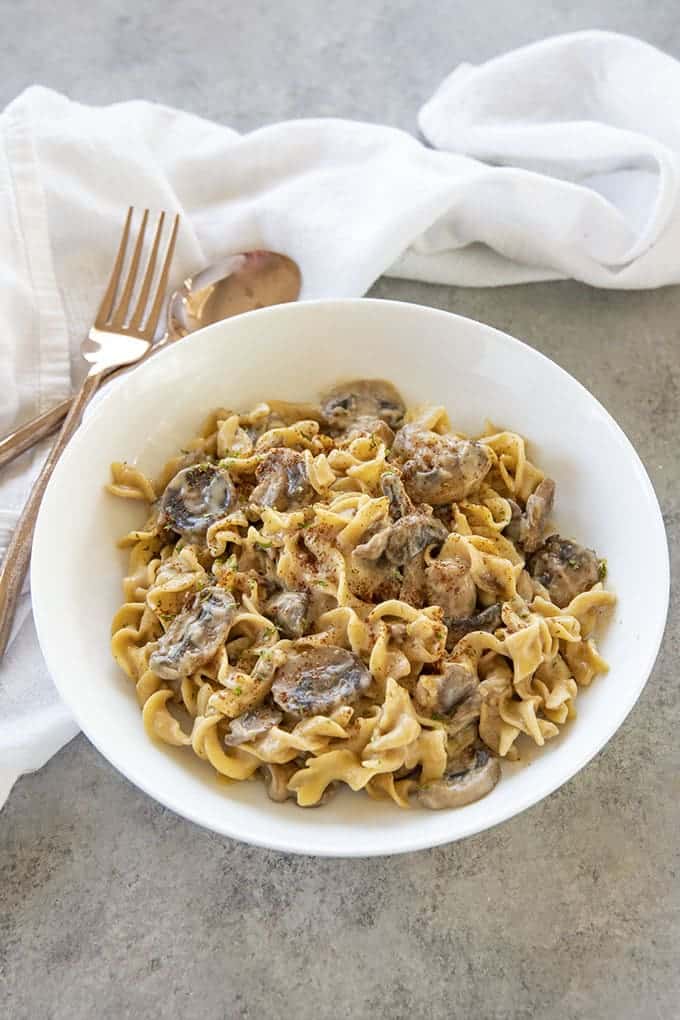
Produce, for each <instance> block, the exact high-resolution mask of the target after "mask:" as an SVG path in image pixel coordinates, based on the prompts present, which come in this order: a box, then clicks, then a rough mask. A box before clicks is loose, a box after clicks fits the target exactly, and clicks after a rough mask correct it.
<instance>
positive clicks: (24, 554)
mask: <svg viewBox="0 0 680 1020" xmlns="http://www.w3.org/2000/svg"><path fill="white" fill-rule="evenodd" d="M100 379H101V375H100V374H97V375H88V376H87V377H86V379H85V381H84V382H83V385H82V386H81V387H80V389H79V390H78V393H77V394H76V396H75V397H74V398H73V401H72V403H71V407H70V409H69V412H68V414H67V416H66V421H65V422H64V424H63V426H62V429H61V432H60V433H59V436H58V437H57V441H56V442H55V444H54V446H53V447H52V449H51V451H50V453H49V455H48V457H47V460H46V461H45V463H44V465H43V468H42V471H41V472H40V474H39V475H38V477H37V479H36V481H35V484H34V485H33V488H32V489H31V492H30V495H29V497H28V500H27V501H26V505H25V506H24V509H23V511H22V514H21V517H20V518H19V520H18V522H17V525H16V528H15V529H14V534H13V535H12V538H11V540H10V543H9V546H8V547H7V553H6V555H5V559H4V562H3V564H2V566H1V567H0V659H2V657H3V655H4V653H5V649H6V648H7V643H8V641H9V635H10V631H11V628H12V620H13V619H14V613H15V611H16V607H17V602H18V601H19V596H20V595H21V589H22V587H23V583H24V578H25V576H26V572H27V570H28V564H29V563H30V560H31V545H32V541H33V531H34V528H35V522H36V519H37V516H38V510H39V509H40V504H41V502H42V498H43V495H44V494H45V489H46V488H47V483H48V482H49V480H50V478H51V476H52V472H53V471H54V468H55V465H56V463H57V461H58V460H59V457H60V456H61V454H62V452H63V450H64V447H65V446H66V444H67V443H68V441H69V439H70V438H71V436H72V435H73V433H74V432H75V431H76V429H77V428H78V425H79V424H80V419H81V418H82V415H83V411H84V410H85V407H86V405H87V403H88V401H89V400H90V399H91V398H92V396H93V395H94V393H95V391H96V389H97V387H98V385H99V382H100Z"/></svg>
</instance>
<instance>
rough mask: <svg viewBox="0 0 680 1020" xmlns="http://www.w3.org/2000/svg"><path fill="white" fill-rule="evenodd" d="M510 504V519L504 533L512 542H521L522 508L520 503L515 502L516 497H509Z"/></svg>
mask: <svg viewBox="0 0 680 1020" xmlns="http://www.w3.org/2000/svg"><path fill="white" fill-rule="evenodd" d="M508 503H509V504H510V514H511V517H510V520H509V521H508V523H507V524H506V525H505V528H504V529H503V534H504V535H505V537H506V538H508V539H510V541H511V542H517V543H519V530H520V525H521V523H522V508H521V506H520V505H519V503H515V501H514V499H509V500H508Z"/></svg>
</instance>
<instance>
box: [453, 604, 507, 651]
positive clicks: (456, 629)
mask: <svg viewBox="0 0 680 1020" xmlns="http://www.w3.org/2000/svg"><path fill="white" fill-rule="evenodd" d="M501 622H502V618H501V604H500V602H496V603H494V605H493V606H488V607H487V608H486V609H483V610H482V611H481V613H476V614H475V615H474V616H468V617H466V618H465V619H463V620H447V621H446V626H447V627H448V636H447V638H446V647H447V648H449V649H451V648H453V647H454V645H456V644H457V643H458V642H459V641H460V639H461V638H464V637H465V635H466V634H472V633H474V632H475V631H477V630H484V631H487V633H491V634H493V632H494V631H495V630H498V628H499V627H500V625H501Z"/></svg>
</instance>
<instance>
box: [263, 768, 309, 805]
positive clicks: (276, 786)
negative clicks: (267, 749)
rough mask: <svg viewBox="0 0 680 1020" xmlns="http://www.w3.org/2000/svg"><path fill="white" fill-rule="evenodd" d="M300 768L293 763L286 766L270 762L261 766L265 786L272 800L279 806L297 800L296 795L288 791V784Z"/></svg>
mask: <svg viewBox="0 0 680 1020" xmlns="http://www.w3.org/2000/svg"><path fill="white" fill-rule="evenodd" d="M298 767H299V766H298V765H295V764H294V763H293V762H290V763H288V764H286V765H274V764H270V763H269V762H263V763H262V765H260V771H261V773H262V776H263V778H264V784H265V786H266V788H267V795H268V797H269V799H270V800H275V801H276V802H277V804H283V803H284V801H286V800H295V794H294V793H293V791H292V790H289V789H288V783H289V782H290V779H291V777H292V776H293V775H295V773H296V772H297V770H298Z"/></svg>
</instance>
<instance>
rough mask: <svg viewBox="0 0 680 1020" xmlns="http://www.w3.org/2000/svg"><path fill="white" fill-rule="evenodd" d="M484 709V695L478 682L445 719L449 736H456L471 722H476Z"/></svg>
mask: <svg viewBox="0 0 680 1020" xmlns="http://www.w3.org/2000/svg"><path fill="white" fill-rule="evenodd" d="M481 711H482V695H481V692H480V689H479V684H477V685H476V686H475V687H474V689H473V690H472V691H471V692H470V694H468V695H467V697H466V698H464V700H463V701H460V702H459V703H458V704H457V705H456V707H455V711H453V712H452V713H451V715H449V716H447V717H446V718H445V719H444V725H445V727H446V732H447V733H448V735H449V737H455V735H456V734H457V733H460V731H461V730H464V729H465V728H466V726H469V725H470V723H476V722H477V720H478V719H479V716H480V715H481Z"/></svg>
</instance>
